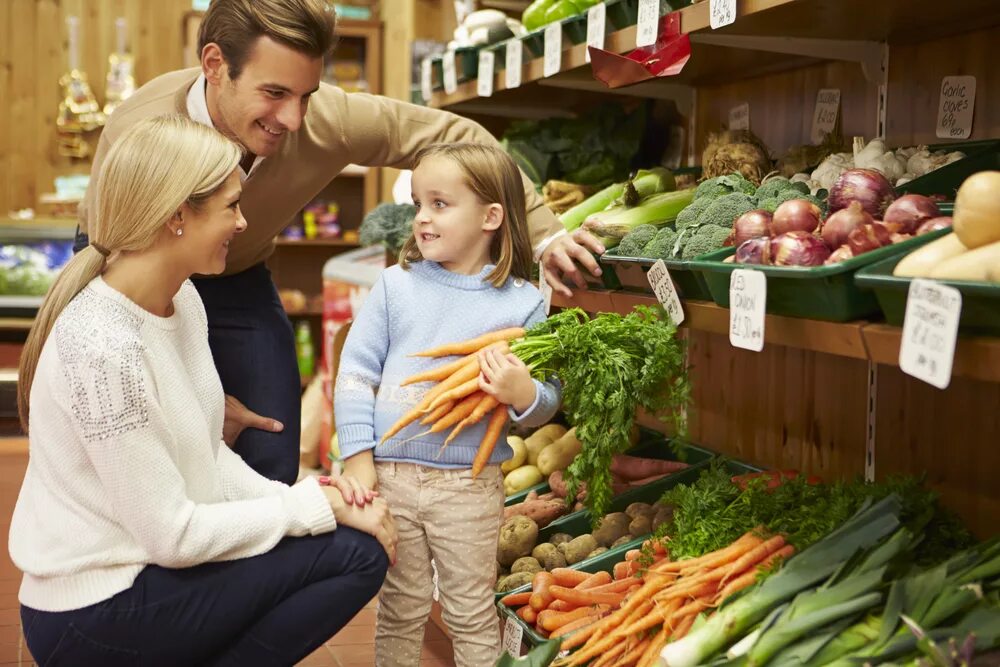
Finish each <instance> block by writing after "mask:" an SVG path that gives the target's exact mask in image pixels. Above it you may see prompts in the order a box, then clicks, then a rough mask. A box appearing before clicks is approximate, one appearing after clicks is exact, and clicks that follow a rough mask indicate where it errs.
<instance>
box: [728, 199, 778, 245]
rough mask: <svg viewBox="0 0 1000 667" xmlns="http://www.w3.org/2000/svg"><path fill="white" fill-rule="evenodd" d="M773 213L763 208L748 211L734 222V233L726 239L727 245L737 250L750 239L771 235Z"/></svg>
mask: <svg viewBox="0 0 1000 667" xmlns="http://www.w3.org/2000/svg"><path fill="white" fill-rule="evenodd" d="M771 219H772V216H771V213H770V211H765V210H764V209H762V208H758V209H754V210H753V211H747V212H746V213H744V214H743V215H741V216H740V217H738V218H736V221H735V222H733V233H732V234H730V235H729V238H727V239H726V245H734V246H736V247H737V248H738V247H740V246H741V245H743V243H744V242H746V241H749V240H750V239H755V238H757V237H759V236H770V235H771Z"/></svg>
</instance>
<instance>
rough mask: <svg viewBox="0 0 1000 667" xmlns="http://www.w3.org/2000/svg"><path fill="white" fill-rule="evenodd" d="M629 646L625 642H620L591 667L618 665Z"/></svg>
mask: <svg viewBox="0 0 1000 667" xmlns="http://www.w3.org/2000/svg"><path fill="white" fill-rule="evenodd" d="M627 648H628V645H627V644H626V643H625V642H619V643H618V644H616V645H615V646H614V648H612V649H611V650H609V651H606V652H605V653H604V654H603V655H602V656H601V657H600V658H598V659H597V660H595V661H594V662H593V664H592V665H591V667H610V666H611V665H613V664H617V660H618V658H619V656H621V655H622V654H623V653H624V652H625V649H627Z"/></svg>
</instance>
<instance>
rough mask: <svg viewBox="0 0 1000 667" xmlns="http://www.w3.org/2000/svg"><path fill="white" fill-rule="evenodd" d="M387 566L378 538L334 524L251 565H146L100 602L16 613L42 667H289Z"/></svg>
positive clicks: (369, 593) (362, 600)
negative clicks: (177, 567)
mask: <svg viewBox="0 0 1000 667" xmlns="http://www.w3.org/2000/svg"><path fill="white" fill-rule="evenodd" d="M388 564H389V563H388V557H387V556H386V554H385V551H384V550H383V549H382V546H381V545H380V544H379V543H378V542H377V541H376V540H375V538H373V537H371V536H369V535H367V534H364V533H361V532H359V531H356V530H353V529H351V528H347V527H346V526H341V527H338V528H337V530H335V531H333V532H332V533H327V534H325V535H319V536H316V537H289V538H285V539H284V540H282V541H281V542H280V543H279V544H278V545H277V546H276V547H275V548H274V549H272V550H271V551H269V552H268V553H266V554H263V555H260V556H254V557H252V558H244V559H241V560H234V561H227V562H223V563H206V564H204V565H198V566H196V567H190V568H185V569H180V570H169V569H166V568H162V567H159V566H156V565H150V566H147V567H146V568H145V569H144V570H143V571H142V572H141V573H140V574H139V577H138V579H136V581H135V583H134V584H133V586H132V587H131V588H129V589H128V590H125V591H122V592H121V593H119V594H117V595H115V596H114V597H112V598H109V599H107V600H105V601H103V602H99V603H98V604H95V605H91V606H89V607H84V608H82V609H77V610H74V611H66V612H43V611H36V610H34V609H30V608H28V607H24V606H22V607H21V621H22V624H23V625H22V627H23V629H24V636H25V639H26V641H27V644H28V649H29V650H30V651H31V654H32V656H33V657H34V659H35V661H36V662H38V664H39V665H40V666H41V667H62V666H64V665H65V666H73V667H140V666H141V667H161V666H162V667H195V666H197V665H211V666H213V667H216V666H217V667H257V666H258V665H259V666H261V667H265V666H266V667H272V666H273V667H290V666H291V665H294V664H295V663H297V662H298V661H300V660H302V659H303V658H305V657H306V656H307V655H309V654H310V653H312V652H313V651H315V650H316V649H317V648H319V647H320V646H321V645H322V644H323V643H324V642H326V641H327V640H328V639H329V638H330V637H332V636H333V635H334V634H336V633H337V631H338V630H340V629H341V628H342V627H344V626H345V625H346V624H347V622H348V621H349V620H351V618H353V617H354V616H355V615H356V614H357V613H358V612H359V611H360V610H361V609H362V608H363V607H364V606H365V605H366V604H367V603H368V602H369V601H370V600H371V599H372V598H373V597H374V596H375V595H376V593H378V590H379V588H380V587H381V585H382V580H383V579H384V578H385V573H386V569H387V568H388Z"/></svg>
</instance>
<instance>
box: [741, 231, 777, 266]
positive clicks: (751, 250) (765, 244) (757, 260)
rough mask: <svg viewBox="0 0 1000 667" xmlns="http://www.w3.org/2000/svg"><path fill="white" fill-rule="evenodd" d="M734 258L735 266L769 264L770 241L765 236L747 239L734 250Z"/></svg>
mask: <svg viewBox="0 0 1000 667" xmlns="http://www.w3.org/2000/svg"><path fill="white" fill-rule="evenodd" d="M734 257H736V260H735V261H736V263H737V264H770V263H771V239H769V238H767V237H766V236H758V237H757V238H755V239H747V240H746V241H744V242H743V243H741V244H740V246H739V247H738V248H737V249H736V254H735V255H734Z"/></svg>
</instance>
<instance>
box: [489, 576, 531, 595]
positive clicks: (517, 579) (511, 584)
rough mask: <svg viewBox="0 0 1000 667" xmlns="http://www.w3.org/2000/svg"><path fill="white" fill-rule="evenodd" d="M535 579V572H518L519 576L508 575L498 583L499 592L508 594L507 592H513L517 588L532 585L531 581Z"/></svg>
mask: <svg viewBox="0 0 1000 667" xmlns="http://www.w3.org/2000/svg"><path fill="white" fill-rule="evenodd" d="M534 577H535V574H534V573H533V572H518V573H517V574H508V575H507V576H506V577H504V578H503V579H501V580H500V581H498V582H497V588H496V590H497V592H498V593H506V592H507V591H512V590H514V589H515V588H520V587H521V586H524V585H526V584H530V583H531V580H532V579H533V578H534Z"/></svg>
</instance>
